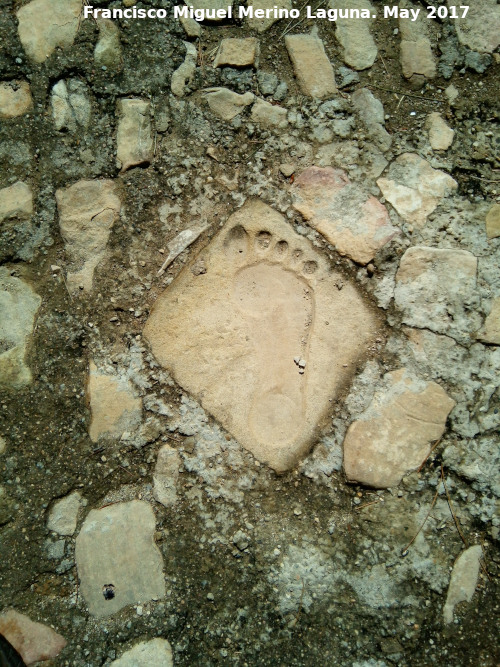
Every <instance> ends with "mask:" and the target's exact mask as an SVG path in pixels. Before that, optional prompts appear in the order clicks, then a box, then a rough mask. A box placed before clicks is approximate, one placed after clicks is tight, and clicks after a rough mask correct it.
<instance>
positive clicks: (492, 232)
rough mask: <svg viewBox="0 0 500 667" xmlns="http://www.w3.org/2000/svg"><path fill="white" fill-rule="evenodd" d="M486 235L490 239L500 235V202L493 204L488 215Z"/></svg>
mask: <svg viewBox="0 0 500 667" xmlns="http://www.w3.org/2000/svg"><path fill="white" fill-rule="evenodd" d="M486 235H487V237H488V238H489V239H496V238H497V237H498V236H500V204H493V206H492V207H491V208H490V210H489V211H488V214H487V216H486Z"/></svg>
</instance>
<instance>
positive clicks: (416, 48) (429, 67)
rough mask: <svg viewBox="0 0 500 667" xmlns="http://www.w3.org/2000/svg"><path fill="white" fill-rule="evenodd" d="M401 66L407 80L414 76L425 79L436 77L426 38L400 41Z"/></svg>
mask: <svg viewBox="0 0 500 667" xmlns="http://www.w3.org/2000/svg"><path fill="white" fill-rule="evenodd" d="M401 66H402V69H403V75H404V76H405V77H406V78H407V79H409V78H410V77H412V76H413V75H414V74H421V75H422V76H425V77H426V78H427V79H433V78H434V77H435V76H436V63H435V60H434V56H433V53H432V48H431V43H430V40H429V38H428V37H419V38H418V39H415V40H406V39H405V40H402V41H401Z"/></svg>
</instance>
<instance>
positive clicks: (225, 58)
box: [214, 37, 259, 67]
mask: <svg viewBox="0 0 500 667" xmlns="http://www.w3.org/2000/svg"><path fill="white" fill-rule="evenodd" d="M258 57H259V41H258V40H257V39H256V38H255V37H246V38H244V39H237V38H235V37H228V38H226V39H223V40H222V42H221V43H220V46H219V50H218V51H217V55H216V56H215V60H214V67H224V66H229V67H248V66H249V65H256V64H257V59H258Z"/></svg>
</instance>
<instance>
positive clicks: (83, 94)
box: [50, 79, 91, 132]
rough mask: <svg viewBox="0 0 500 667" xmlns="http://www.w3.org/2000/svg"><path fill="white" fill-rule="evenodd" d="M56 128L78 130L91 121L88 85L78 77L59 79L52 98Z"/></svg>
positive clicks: (53, 89)
mask: <svg viewBox="0 0 500 667" xmlns="http://www.w3.org/2000/svg"><path fill="white" fill-rule="evenodd" d="M50 102H51V106H52V118H53V120H54V126H55V128H56V130H69V131H70V132H77V131H81V130H82V129H85V128H86V127H87V126H88V124H89V122H90V113H91V107H90V100H89V94H88V89H87V86H86V85H85V84H84V83H83V82H82V81H79V80H78V79H68V80H67V81H64V80H62V81H58V82H57V83H56V84H55V86H54V87H53V88H52V95H51V98H50Z"/></svg>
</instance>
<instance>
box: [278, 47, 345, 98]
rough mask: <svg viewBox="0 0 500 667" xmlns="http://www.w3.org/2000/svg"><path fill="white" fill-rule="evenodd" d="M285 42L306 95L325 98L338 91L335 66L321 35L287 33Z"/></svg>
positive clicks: (301, 87)
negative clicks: (330, 59)
mask: <svg viewBox="0 0 500 667" xmlns="http://www.w3.org/2000/svg"><path fill="white" fill-rule="evenodd" d="M285 44H286V48H287V50H288V55H289V56H290V60H291V61H292V65H293V69H294V71H295V76H296V77H297V81H298V82H299V86H300V89H301V90H302V92H303V93H304V95H310V96H311V97H317V98H319V99H325V98H327V97H332V95H335V94H336V93H337V86H336V85H335V75H334V72H333V67H332V64H331V62H330V61H329V60H328V57H327V55H326V53H325V47H324V46H323V42H322V41H321V39H319V37H315V36H313V35H287V36H286V37H285Z"/></svg>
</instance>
